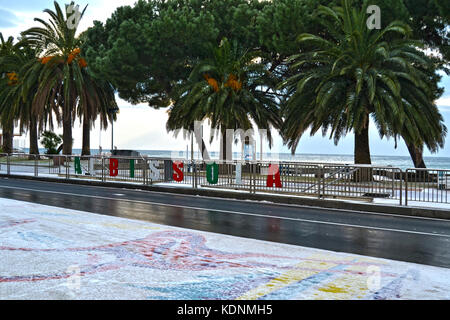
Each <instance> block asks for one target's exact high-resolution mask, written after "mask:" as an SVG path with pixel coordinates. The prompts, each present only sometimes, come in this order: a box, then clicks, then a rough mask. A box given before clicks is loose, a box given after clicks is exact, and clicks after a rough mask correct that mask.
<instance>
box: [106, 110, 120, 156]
mask: <svg viewBox="0 0 450 320" xmlns="http://www.w3.org/2000/svg"><path fill="white" fill-rule="evenodd" d="M108 111H109V114H110V115H111V153H113V151H114V115H115V114H116V113H119V111H120V109H119V108H118V107H113V108H110V109H109V110H108Z"/></svg>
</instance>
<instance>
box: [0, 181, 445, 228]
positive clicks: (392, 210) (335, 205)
mask: <svg viewBox="0 0 450 320" xmlns="http://www.w3.org/2000/svg"><path fill="white" fill-rule="evenodd" d="M0 178H10V179H18V180H35V181H44V182H56V183H64V184H75V185H87V186H94V187H95V186H97V187H111V188H122V189H131V190H145V191H155V192H163V193H173V194H184V195H193V196H205V197H216V198H224V199H236V200H253V201H268V202H273V203H275V204H289V205H298V206H307V207H319V208H323V209H338V210H351V211H361V212H373V213H384V214H392V215H401V216H410V217H423V218H435V219H445V220H450V210H445V209H438V208H436V209H435V208H419V207H401V206H390V205H380V204H368V203H355V202H347V201H336V200H331V199H311V198H303V197H287V196H276V195H270V194H251V193H240V192H234V191H218V190H204V189H187V188H186V189H185V188H177V187H158V186H147V185H132V184H127V183H120V182H101V181H83V180H66V179H56V178H47V177H30V176H16V175H7V174H0Z"/></svg>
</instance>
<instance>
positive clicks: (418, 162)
mask: <svg viewBox="0 0 450 320" xmlns="http://www.w3.org/2000/svg"><path fill="white" fill-rule="evenodd" d="M406 146H407V147H408V151H409V154H410V156H411V159H412V161H413V163H414V168H421V169H422V168H426V167H427V166H426V165H425V161H424V160H423V145H422V146H415V145H414V144H412V143H406Z"/></svg>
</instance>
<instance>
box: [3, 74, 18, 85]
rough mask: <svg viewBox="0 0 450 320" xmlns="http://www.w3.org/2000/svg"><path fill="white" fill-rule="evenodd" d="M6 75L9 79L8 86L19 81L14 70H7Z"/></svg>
mask: <svg viewBox="0 0 450 320" xmlns="http://www.w3.org/2000/svg"><path fill="white" fill-rule="evenodd" d="M6 76H7V77H8V79H9V81H8V86H14V85H16V84H17V82H18V81H19V75H18V74H17V73H15V72H8V73H7V74H6Z"/></svg>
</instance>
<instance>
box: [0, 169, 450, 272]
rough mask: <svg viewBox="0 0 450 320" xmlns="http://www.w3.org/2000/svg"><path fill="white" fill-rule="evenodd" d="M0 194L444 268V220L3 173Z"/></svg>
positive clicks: (447, 235)
mask: <svg viewBox="0 0 450 320" xmlns="http://www.w3.org/2000/svg"><path fill="white" fill-rule="evenodd" d="M0 198H8V199H15V200H21V201H27V202H34V203H39V204H44V205H50V206H56V207H62V208H68V209H74V210H81V211H87V212H93V213H99V214H103V215H110V216H117V217H124V218H131V219H139V220H145V221H149V222H154V223H159V224H163V225H169V226H176V227H182V228H188V229H195V230H201V231H208V232H214V233H221V234H228V235H234V236H240V237H246V238H253V239H260V240H267V241H274V242H281V243H287V244H294V245H300V246H305V247H311V248H319V249H326V250H332V251H338V252H348V253H354V254H360V255H366V256H373V257H379V258H386V259H392V260H399V261H407V262H414V263H419V264H426V265H433V266H439V267H446V268H450V221H448V220H439V219H425V218H413V217H403V216H391V215H384V214H374V213H362V212H351V211H342V210H331V209H320V208H312V207H300V206H291V205H279V204H270V203H261V202H253V201H240V200H226V199H219V198H206V197H199V196H187V195H176V194H169V193H158V192H149V191H139V190H127V189H119V188H105V187H90V186H83V185H72V184H61V183H51V182H42V181H31V180H19V179H7V178H0ZM0 211H1V207H0Z"/></svg>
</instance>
